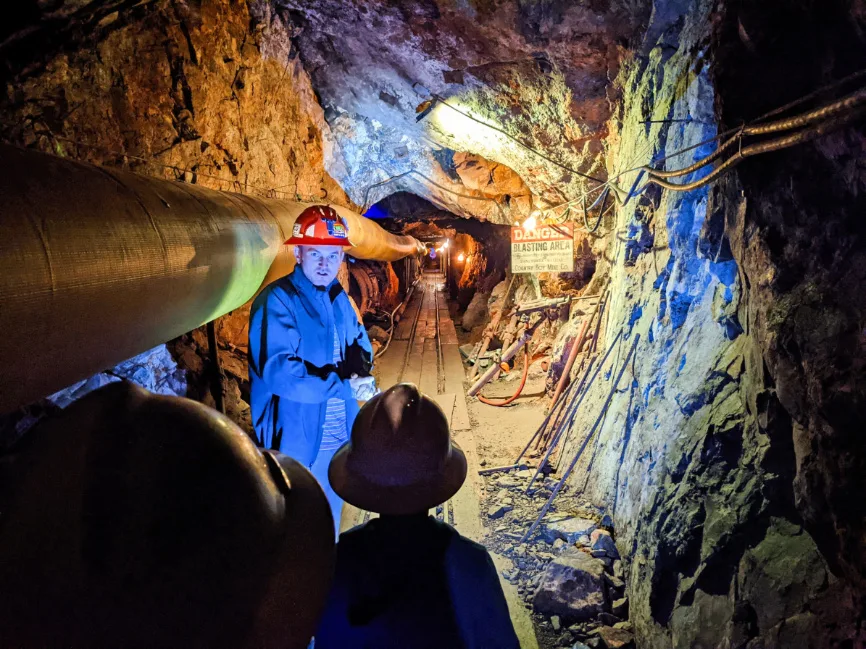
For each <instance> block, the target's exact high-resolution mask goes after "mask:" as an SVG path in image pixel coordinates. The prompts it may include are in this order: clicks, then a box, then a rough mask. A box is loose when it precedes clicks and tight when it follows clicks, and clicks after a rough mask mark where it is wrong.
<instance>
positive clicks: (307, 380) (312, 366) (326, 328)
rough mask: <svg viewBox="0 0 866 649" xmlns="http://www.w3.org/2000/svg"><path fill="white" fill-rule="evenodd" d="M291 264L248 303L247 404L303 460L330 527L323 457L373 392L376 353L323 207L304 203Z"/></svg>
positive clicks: (337, 505) (258, 425) (338, 222)
mask: <svg viewBox="0 0 866 649" xmlns="http://www.w3.org/2000/svg"><path fill="white" fill-rule="evenodd" d="M286 244H287V245H294V246H295V250H294V253H295V257H296V259H297V262H298V263H297V265H296V266H295V268H294V270H293V271H292V273H291V274H289V275H288V276H287V277H283V278H280V279H278V280H277V281H275V282H273V283H272V284H270V285H269V286H268V287H267V288H265V290H264V291H262V292H261V293H260V294H259V296H258V297H257V298H256V299H255V301H254V302H253V306H252V310H251V311H250V345H249V365H250V384H251V399H250V401H251V403H250V406H251V411H252V419H253V426H254V428H255V431H256V436H257V437H258V442H259V444H260V445H261V446H263V447H264V448H268V449H272V450H277V451H280V452H281V453H284V454H285V455H288V456H290V457H292V458H294V459H296V460H297V461H298V462H300V463H301V464H303V465H304V466H306V467H308V468H309V469H310V471H311V472H312V473H313V475H314V476H316V478H317V479H318V481H319V483H320V484H321V486H322V489H323V490H324V491H325V495H326V496H327V497H328V502H329V503H330V504H331V510H332V513H333V515H334V525H335V530H336V533H337V534H339V530H340V515H341V512H342V507H343V501H342V499H341V498H340V497H339V496H337V495H336V494H335V493H334V490H333V489H332V488H331V485H330V483H329V482H328V464H329V463H330V461H331V458H332V457H333V455H334V453H335V452H336V451H337V449H338V448H339V447H340V446H341V445H342V444H343V443H344V442H346V441H348V439H349V431H350V430H351V429H352V423H353V422H354V421H355V416H356V415H357V413H358V400H362V401H364V400H366V399H368V398H370V397H371V396H373V394H375V387H374V384H373V377H372V376H370V371H371V369H372V367H373V351H372V347H371V345H370V340H369V338H368V337H367V332H366V331H365V329H364V327H363V325H362V324H361V323H360V322H358V317H357V316H356V315H355V311H354V309H353V308H352V305H351V303H350V302H349V298H348V296H347V295H346V293H345V292H344V291H343V288H342V286H340V283H339V282H338V281H337V280H336V277H337V272H338V271H339V269H340V264H342V262H343V257H344V249H345V248H346V247H349V246H351V245H352V244H351V243H350V242H349V237H348V228H347V227H346V224H345V222H344V221H343V220H342V219H341V218H340V217H339V215H338V214H337V213H336V211H335V210H334V209H333V208H331V207H328V206H326V205H315V206H313V207H309V208H307V209H305V210H304V211H303V212H302V213H301V214H300V216H298V218H297V220H296V221H295V225H294V229H293V232H292V238H291V239H289V240H288V241H287V242H286Z"/></svg>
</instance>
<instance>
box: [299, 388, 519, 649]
mask: <svg viewBox="0 0 866 649" xmlns="http://www.w3.org/2000/svg"><path fill="white" fill-rule="evenodd" d="M329 477H330V480H331V485H332V486H333V488H334V490H335V491H336V492H337V494H339V495H340V497H341V498H343V499H344V500H345V501H346V502H348V503H350V504H352V505H355V506H356V507H360V508H361V509H365V510H367V511H372V512H376V513H378V514H379V515H380V517H379V518H377V519H373V520H371V521H369V522H368V523H366V524H365V525H362V526H360V527H356V528H354V529H352V530H349V531H348V532H344V533H343V534H342V535H341V536H340V540H339V543H338V544H337V567H336V571H335V577H334V585H333V587H332V589H331V593H330V596H329V598H328V603H327V605H326V608H325V613H324V615H323V616H322V619H321V621H320V623H319V629H318V631H317V632H316V649H336V648H339V649H353V648H361V647H375V648H376V649H398V648H399V649H426V648H428V647H429V648H430V649H433V648H435V649H445V648H448V649H461V648H466V649H476V648H477V649H481V648H485V649H517V648H518V647H519V646H520V645H519V642H518V639H517V636H516V634H515V632H514V627H513V625H512V623H511V619H510V618H509V615H508V607H507V604H506V602H505V595H504V593H503V592H502V586H501V585H500V583H499V578H498V576H497V573H496V568H495V567H494V565H493V561H492V560H491V558H490V555H489V554H488V553H487V550H486V549H485V548H484V547H483V546H481V545H479V544H477V543H475V542H473V541H470V540H469V539H467V538H464V537H463V536H461V535H460V534H458V533H457V531H456V530H455V529H454V528H452V527H451V526H450V525H447V524H445V523H441V522H439V521H437V520H436V519H435V518H433V517H432V516H429V515H428V510H429V509H430V508H432V507H435V506H436V505H438V504H440V503H443V502H445V501H446V500H448V499H449V498H451V497H452V496H454V494H456V493H457V491H458V490H459V489H460V486H461V485H462V484H463V482H464V480H465V479H466V457H465V455H464V454H463V451H462V450H461V449H460V447H459V446H458V445H457V444H456V443H454V442H453V441H451V437H450V435H449V431H448V421H447V419H446V418H445V415H444V413H443V412H442V410H441V409H440V408H439V406H438V405H437V404H436V402H435V401H433V400H432V399H430V398H429V397H427V396H424V395H422V394H421V393H420V392H419V391H418V388H417V387H415V386H414V385H412V384H408V383H402V384H399V385H396V386H394V387H392V388H390V389H389V390H387V391H385V392H383V393H381V394H379V395H377V396H375V397H373V398H372V399H371V400H370V401H368V402H367V403H366V404H365V405H364V406H363V407H362V408H361V411H360V412H359V414H358V417H357V419H356V420H355V424H354V426H353V427H352V435H351V439H350V441H349V442H348V443H346V444H345V445H343V446H342V447H341V448H340V449H339V450H338V451H337V453H336V454H335V455H334V458H333V460H331V465H330V469H329Z"/></svg>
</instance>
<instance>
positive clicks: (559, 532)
mask: <svg viewBox="0 0 866 649" xmlns="http://www.w3.org/2000/svg"><path fill="white" fill-rule="evenodd" d="M596 527H597V526H596V523H595V521H591V520H589V519H588V518H577V517H574V516H572V517H568V518H561V519H559V520H555V521H551V522H548V523H545V524H544V526H543V528H542V532H541V533H542V535H543V536H544V539H545V540H546V541H547V542H548V543H553V542H554V541H555V540H556V539H562V540H563V541H565V542H566V543H568V544H573V543H577V542H578V540H579V539H580V538H581V537H582V536H586V535H588V534H590V533H591V532H592V531H593V530H594V529H595V528H596Z"/></svg>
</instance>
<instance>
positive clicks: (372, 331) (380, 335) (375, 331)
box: [367, 325, 388, 344]
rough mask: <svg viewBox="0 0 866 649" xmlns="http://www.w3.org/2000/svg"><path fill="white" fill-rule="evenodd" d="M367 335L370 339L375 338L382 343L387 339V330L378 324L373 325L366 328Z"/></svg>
mask: <svg viewBox="0 0 866 649" xmlns="http://www.w3.org/2000/svg"><path fill="white" fill-rule="evenodd" d="M367 335H368V336H369V337H370V340H376V341H378V342H380V343H382V344H384V343H386V342H387V341H388V332H387V331H385V330H384V329H382V327H380V326H378V325H373V326H372V327H370V328H369V329H367Z"/></svg>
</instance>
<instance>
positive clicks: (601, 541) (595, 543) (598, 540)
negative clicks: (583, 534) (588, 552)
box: [589, 530, 619, 559]
mask: <svg viewBox="0 0 866 649" xmlns="http://www.w3.org/2000/svg"><path fill="white" fill-rule="evenodd" d="M589 538H590V541H591V542H592V549H593V550H601V551H603V552H604V553H605V554H607V556H609V557H610V558H612V559H619V552H618V551H617V549H616V543H614V541H613V538H612V537H611V535H610V532H608V531H606V530H594V531H593V532H592V534H591V535H590V537H589Z"/></svg>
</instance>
